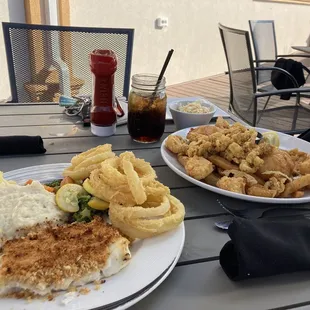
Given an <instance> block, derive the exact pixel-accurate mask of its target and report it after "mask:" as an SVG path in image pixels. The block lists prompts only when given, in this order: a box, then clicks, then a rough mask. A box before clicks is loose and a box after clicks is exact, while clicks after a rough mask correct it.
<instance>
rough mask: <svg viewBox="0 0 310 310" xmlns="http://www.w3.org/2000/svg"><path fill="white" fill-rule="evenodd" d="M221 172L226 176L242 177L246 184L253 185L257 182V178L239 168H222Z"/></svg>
mask: <svg viewBox="0 0 310 310" xmlns="http://www.w3.org/2000/svg"><path fill="white" fill-rule="evenodd" d="M222 174H223V175H225V176H227V177H236V178H244V179H245V182H246V185H247V186H253V185H255V184H257V180H256V178H255V177H253V176H252V175H250V174H248V173H245V172H243V171H240V170H224V171H222Z"/></svg>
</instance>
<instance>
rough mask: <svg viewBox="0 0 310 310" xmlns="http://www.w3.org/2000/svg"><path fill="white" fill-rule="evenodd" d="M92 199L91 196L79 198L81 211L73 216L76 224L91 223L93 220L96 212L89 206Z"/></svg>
mask: <svg viewBox="0 0 310 310" xmlns="http://www.w3.org/2000/svg"><path fill="white" fill-rule="evenodd" d="M90 199H91V196H90V195H83V196H80V197H78V200H79V207H80V209H79V211H77V212H75V213H74V214H73V218H74V220H75V221H76V222H90V221H91V220H92V219H93V217H94V215H95V214H96V211H95V210H93V209H91V208H90V207H89V206H88V202H89V201H90Z"/></svg>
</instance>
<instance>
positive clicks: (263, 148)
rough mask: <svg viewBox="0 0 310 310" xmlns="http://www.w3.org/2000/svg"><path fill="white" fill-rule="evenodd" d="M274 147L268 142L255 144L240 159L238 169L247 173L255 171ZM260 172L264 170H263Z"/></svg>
mask: <svg viewBox="0 0 310 310" xmlns="http://www.w3.org/2000/svg"><path fill="white" fill-rule="evenodd" d="M274 149H275V148H274V147H273V146H271V145H270V144H268V143H261V144H259V145H257V146H256V147H255V148H254V149H253V150H252V151H250V152H249V153H248V154H247V156H246V158H245V159H243V160H241V163H240V165H239V168H240V170H242V171H244V172H247V173H256V172H257V171H258V170H259V168H260V167H262V166H263V165H264V162H265V159H267V158H269V157H268V156H269V155H270V154H271V153H272V151H273V150H274ZM269 170H270V169H269ZM261 172H264V170H262V171H261ZM258 175H259V174H258ZM259 176H260V175H259ZM260 177H261V176H260ZM262 178H263V177H262Z"/></svg>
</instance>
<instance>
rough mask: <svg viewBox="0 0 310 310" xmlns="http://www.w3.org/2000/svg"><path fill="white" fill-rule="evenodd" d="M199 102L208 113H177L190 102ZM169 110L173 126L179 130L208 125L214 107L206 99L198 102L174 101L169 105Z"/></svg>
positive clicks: (214, 109)
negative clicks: (207, 109)
mask: <svg viewBox="0 0 310 310" xmlns="http://www.w3.org/2000/svg"><path fill="white" fill-rule="evenodd" d="M194 101H196V102H199V103H200V104H201V105H202V106H204V107H207V108H209V110H210V112H209V113H187V112H182V111H179V107H180V106H184V105H187V104H189V103H191V102H194ZM169 110H170V112H171V115H172V118H173V121H174V124H175V126H176V128H177V130H179V129H184V128H188V127H194V126H201V125H207V124H209V123H210V121H211V119H212V117H213V115H214V113H215V111H216V106H215V105H214V104H212V103H211V102H210V101H208V100H206V99H198V100H182V99H180V100H176V101H174V102H173V103H171V104H169Z"/></svg>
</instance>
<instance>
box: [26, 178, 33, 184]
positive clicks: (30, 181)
mask: <svg viewBox="0 0 310 310" xmlns="http://www.w3.org/2000/svg"><path fill="white" fill-rule="evenodd" d="M32 182H33V180H31V179H30V180H28V181H27V182H26V183H25V185H29V184H31V183H32Z"/></svg>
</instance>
